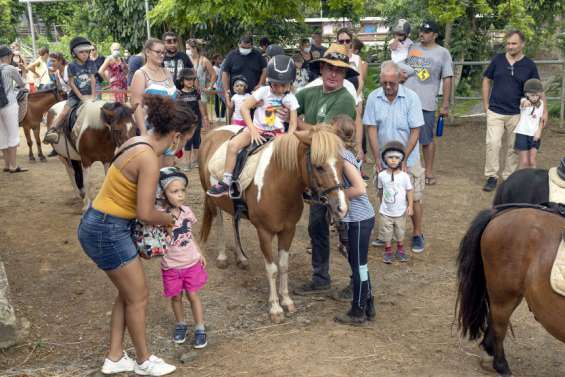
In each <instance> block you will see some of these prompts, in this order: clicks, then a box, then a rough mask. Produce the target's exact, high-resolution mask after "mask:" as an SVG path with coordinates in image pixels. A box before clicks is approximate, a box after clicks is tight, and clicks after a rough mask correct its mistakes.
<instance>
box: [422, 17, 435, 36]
mask: <svg viewBox="0 0 565 377" xmlns="http://www.w3.org/2000/svg"><path fill="white" fill-rule="evenodd" d="M420 31H427V32H430V31H431V32H432V33H438V34H439V25H438V24H437V23H436V22H435V21H431V20H427V21H424V22H422V25H420Z"/></svg>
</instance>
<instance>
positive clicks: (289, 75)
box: [267, 55, 296, 84]
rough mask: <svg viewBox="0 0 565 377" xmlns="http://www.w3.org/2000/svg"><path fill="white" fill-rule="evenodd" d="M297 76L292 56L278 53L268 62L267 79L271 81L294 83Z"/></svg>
mask: <svg viewBox="0 0 565 377" xmlns="http://www.w3.org/2000/svg"><path fill="white" fill-rule="evenodd" d="M295 78H296V67H295V66H294V61H293V60H292V59H291V58H290V56H286V55H276V56H274V57H273V58H272V59H271V60H269V64H267V80H269V82H270V83H277V84H292V83H293V82H294V79H295Z"/></svg>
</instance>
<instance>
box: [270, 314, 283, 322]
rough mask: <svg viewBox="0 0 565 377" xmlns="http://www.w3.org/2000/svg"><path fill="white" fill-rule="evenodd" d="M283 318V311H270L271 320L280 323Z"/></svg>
mask: <svg viewBox="0 0 565 377" xmlns="http://www.w3.org/2000/svg"><path fill="white" fill-rule="evenodd" d="M283 320H284V313H271V322H273V323H277V324H278V323H282V322H283Z"/></svg>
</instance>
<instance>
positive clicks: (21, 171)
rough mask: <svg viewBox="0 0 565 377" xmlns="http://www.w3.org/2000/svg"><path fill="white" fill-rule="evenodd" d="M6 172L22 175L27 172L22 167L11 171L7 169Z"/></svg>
mask: <svg viewBox="0 0 565 377" xmlns="http://www.w3.org/2000/svg"><path fill="white" fill-rule="evenodd" d="M8 171H9V172H10V173H23V172H26V171H28V169H26V168H22V167H20V166H18V167H16V168H15V169H13V170H12V169H8Z"/></svg>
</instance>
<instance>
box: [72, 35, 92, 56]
mask: <svg viewBox="0 0 565 377" xmlns="http://www.w3.org/2000/svg"><path fill="white" fill-rule="evenodd" d="M82 45H87V46H92V43H90V41H89V40H88V39H86V38H84V37H74V38H73V39H71V43H69V48H70V50H71V55H73V56H74V55H75V52H74V50H75V48H77V47H78V46H82Z"/></svg>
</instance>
